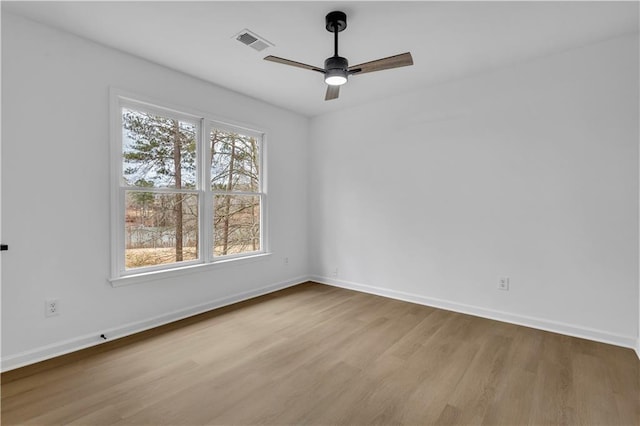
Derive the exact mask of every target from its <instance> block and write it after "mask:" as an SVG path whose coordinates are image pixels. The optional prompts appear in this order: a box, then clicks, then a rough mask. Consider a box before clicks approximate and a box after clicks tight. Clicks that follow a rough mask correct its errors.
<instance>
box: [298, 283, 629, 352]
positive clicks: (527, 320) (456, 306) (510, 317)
mask: <svg viewBox="0 0 640 426" xmlns="http://www.w3.org/2000/svg"><path fill="white" fill-rule="evenodd" d="M309 280H311V281H315V282H318V283H322V284H327V285H331V286H334V287H341V288H346V289H349V290H356V291H360V292H363V293H370V294H375V295H378V296H383V297H389V298H391V299H398V300H404V301H406V302H412V303H417V304H419V305H426V306H432V307H435V308H441V309H446V310H448V311H454V312H460V313H463V314H468V315H474V316H477V317H482V318H488V319H493V320H497V321H503V322H508V323H511V324H517V325H522V326H525V327H531V328H537V329H540V330H545V331H551V332H553V333H559V334H565V335H568V336H573V337H580V338H582V339H588V340H594V341H596V342H602V343H609V344H612V345H616V346H623V347H625V348H631V349H635V350H636V352H637V354H638V356H639V357H640V339H636V338H635V337H631V336H623V335H618V334H613V333H609V332H606V331H603V330H596V329H592V328H587V327H581V326H576V325H571V324H566V323H562V322H558V321H550V320H546V319H541V318H534V317H529V316H525V315H518V314H513V313H509V312H503V311H496V310H493V309H486V308H482V307H479V306H472V305H466V304H462V303H457V302H451V301H448V300H443V299H436V298H432V297H426V296H422V295H418V294H412V293H405V292H401V291H395V290H389V289H386V288H381V287H373V286H369V285H365V284H359V283H354V282H350V281H343V280H338V279H335V278H327V277H322V276H315V275H313V276H311V277H309Z"/></svg>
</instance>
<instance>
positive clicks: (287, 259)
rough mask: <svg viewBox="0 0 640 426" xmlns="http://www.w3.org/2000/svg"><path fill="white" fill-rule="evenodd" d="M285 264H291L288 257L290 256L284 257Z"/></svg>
mask: <svg viewBox="0 0 640 426" xmlns="http://www.w3.org/2000/svg"><path fill="white" fill-rule="evenodd" d="M284 264H285V265H288V264H289V258H288V257H285V258H284Z"/></svg>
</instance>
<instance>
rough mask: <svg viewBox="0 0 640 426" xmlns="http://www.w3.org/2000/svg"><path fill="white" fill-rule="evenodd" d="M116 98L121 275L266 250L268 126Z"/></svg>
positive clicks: (115, 194) (116, 268)
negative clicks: (246, 125)
mask: <svg viewBox="0 0 640 426" xmlns="http://www.w3.org/2000/svg"><path fill="white" fill-rule="evenodd" d="M113 103H114V106H113V115H114V116H115V118H114V120H113V125H114V128H115V130H116V131H115V132H114V136H115V137H114V139H113V151H112V157H113V162H114V168H113V170H114V172H113V173H114V183H113V185H114V188H113V191H112V198H113V200H112V201H113V204H114V206H115V207H114V211H113V219H112V226H113V227H114V229H115V232H113V237H112V238H113V240H112V245H113V247H112V257H113V260H112V275H113V277H112V278H113V279H117V278H122V277H126V276H130V275H139V274H141V273H146V272H154V271H161V270H166V269H176V268H180V267H184V266H192V265H198V264H207V263H215V262H216V261H219V260H229V259H235V258H243V257H249V256H255V255H257V254H261V253H264V252H265V241H264V219H263V217H264V209H265V207H264V206H265V205H266V199H265V197H266V194H265V191H264V188H263V181H264V170H263V164H262V158H263V152H262V151H263V146H262V145H263V134H262V133H261V132H257V131H254V130H249V129H245V128H241V127H237V126H234V125H229V124H225V123H221V122H218V121H215V120H213V119H211V118H209V117H206V115H204V114H199V115H193V114H188V113H183V112H178V111H176V110H173V109H168V108H163V107H158V106H154V105H150V104H148V103H144V102H139V101H136V100H132V99H130V98H125V97H123V96H119V95H114V98H113Z"/></svg>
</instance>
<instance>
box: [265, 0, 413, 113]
mask: <svg viewBox="0 0 640 426" xmlns="http://www.w3.org/2000/svg"><path fill="white" fill-rule="evenodd" d="M325 20H326V23H327V25H326V28H327V31H329V32H332V33H333V50H334V53H333V56H332V57H330V58H327V59H325V61H324V68H319V67H314V66H313V65H307V64H303V63H302V62H296V61H291V60H289V59H284V58H279V57H277V56H272V55H269V56H266V57H265V58H264V59H265V60H266V61H271V62H277V63H279V64H284V65H291V66H293V67H298V68H304V69H307V70H311V71H316V72H319V73H322V74H324V81H325V83H327V93H326V95H325V97H324V100H325V101H329V100H331V99H336V98H337V97H338V95H339V94H340V86H341V85H343V84H345V83H346V82H347V78H348V77H349V76H350V75H352V74H364V73H367V72H373V71H382V70H388V69H391V68H400V67H406V66H408V65H413V58H412V57H411V53H409V52H406V53H401V54H399V55H394V56H389V57H387V58H382V59H376V60H375V61H370V62H365V63H362V64H358V65H353V66H349V61H347V58H343V57H342V56H339V55H338V33H339V32H341V31H344V29H345V28H347V15H346V14H345V13H344V12H340V11H334V12H330V13H329V14H327V16H326V17H325Z"/></svg>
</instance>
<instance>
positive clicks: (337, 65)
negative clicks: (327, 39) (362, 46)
mask: <svg viewBox="0 0 640 426" xmlns="http://www.w3.org/2000/svg"><path fill="white" fill-rule="evenodd" d="M325 21H326V28H327V31H329V32H332V33H333V56H332V57H330V58H327V59H326V60H325V61H324V69H325V71H326V73H325V82H326V83H327V84H329V85H330V86H340V85H342V84H344V83H346V82H347V77H348V76H349V72H348V68H349V61H347V58H343V57H341V56H339V55H338V33H339V32H342V31H344V29H345V28H347V15H346V14H345V13H344V12H340V11H338V10H336V11H333V12H329V13H328V14H327V16H326V17H325Z"/></svg>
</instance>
